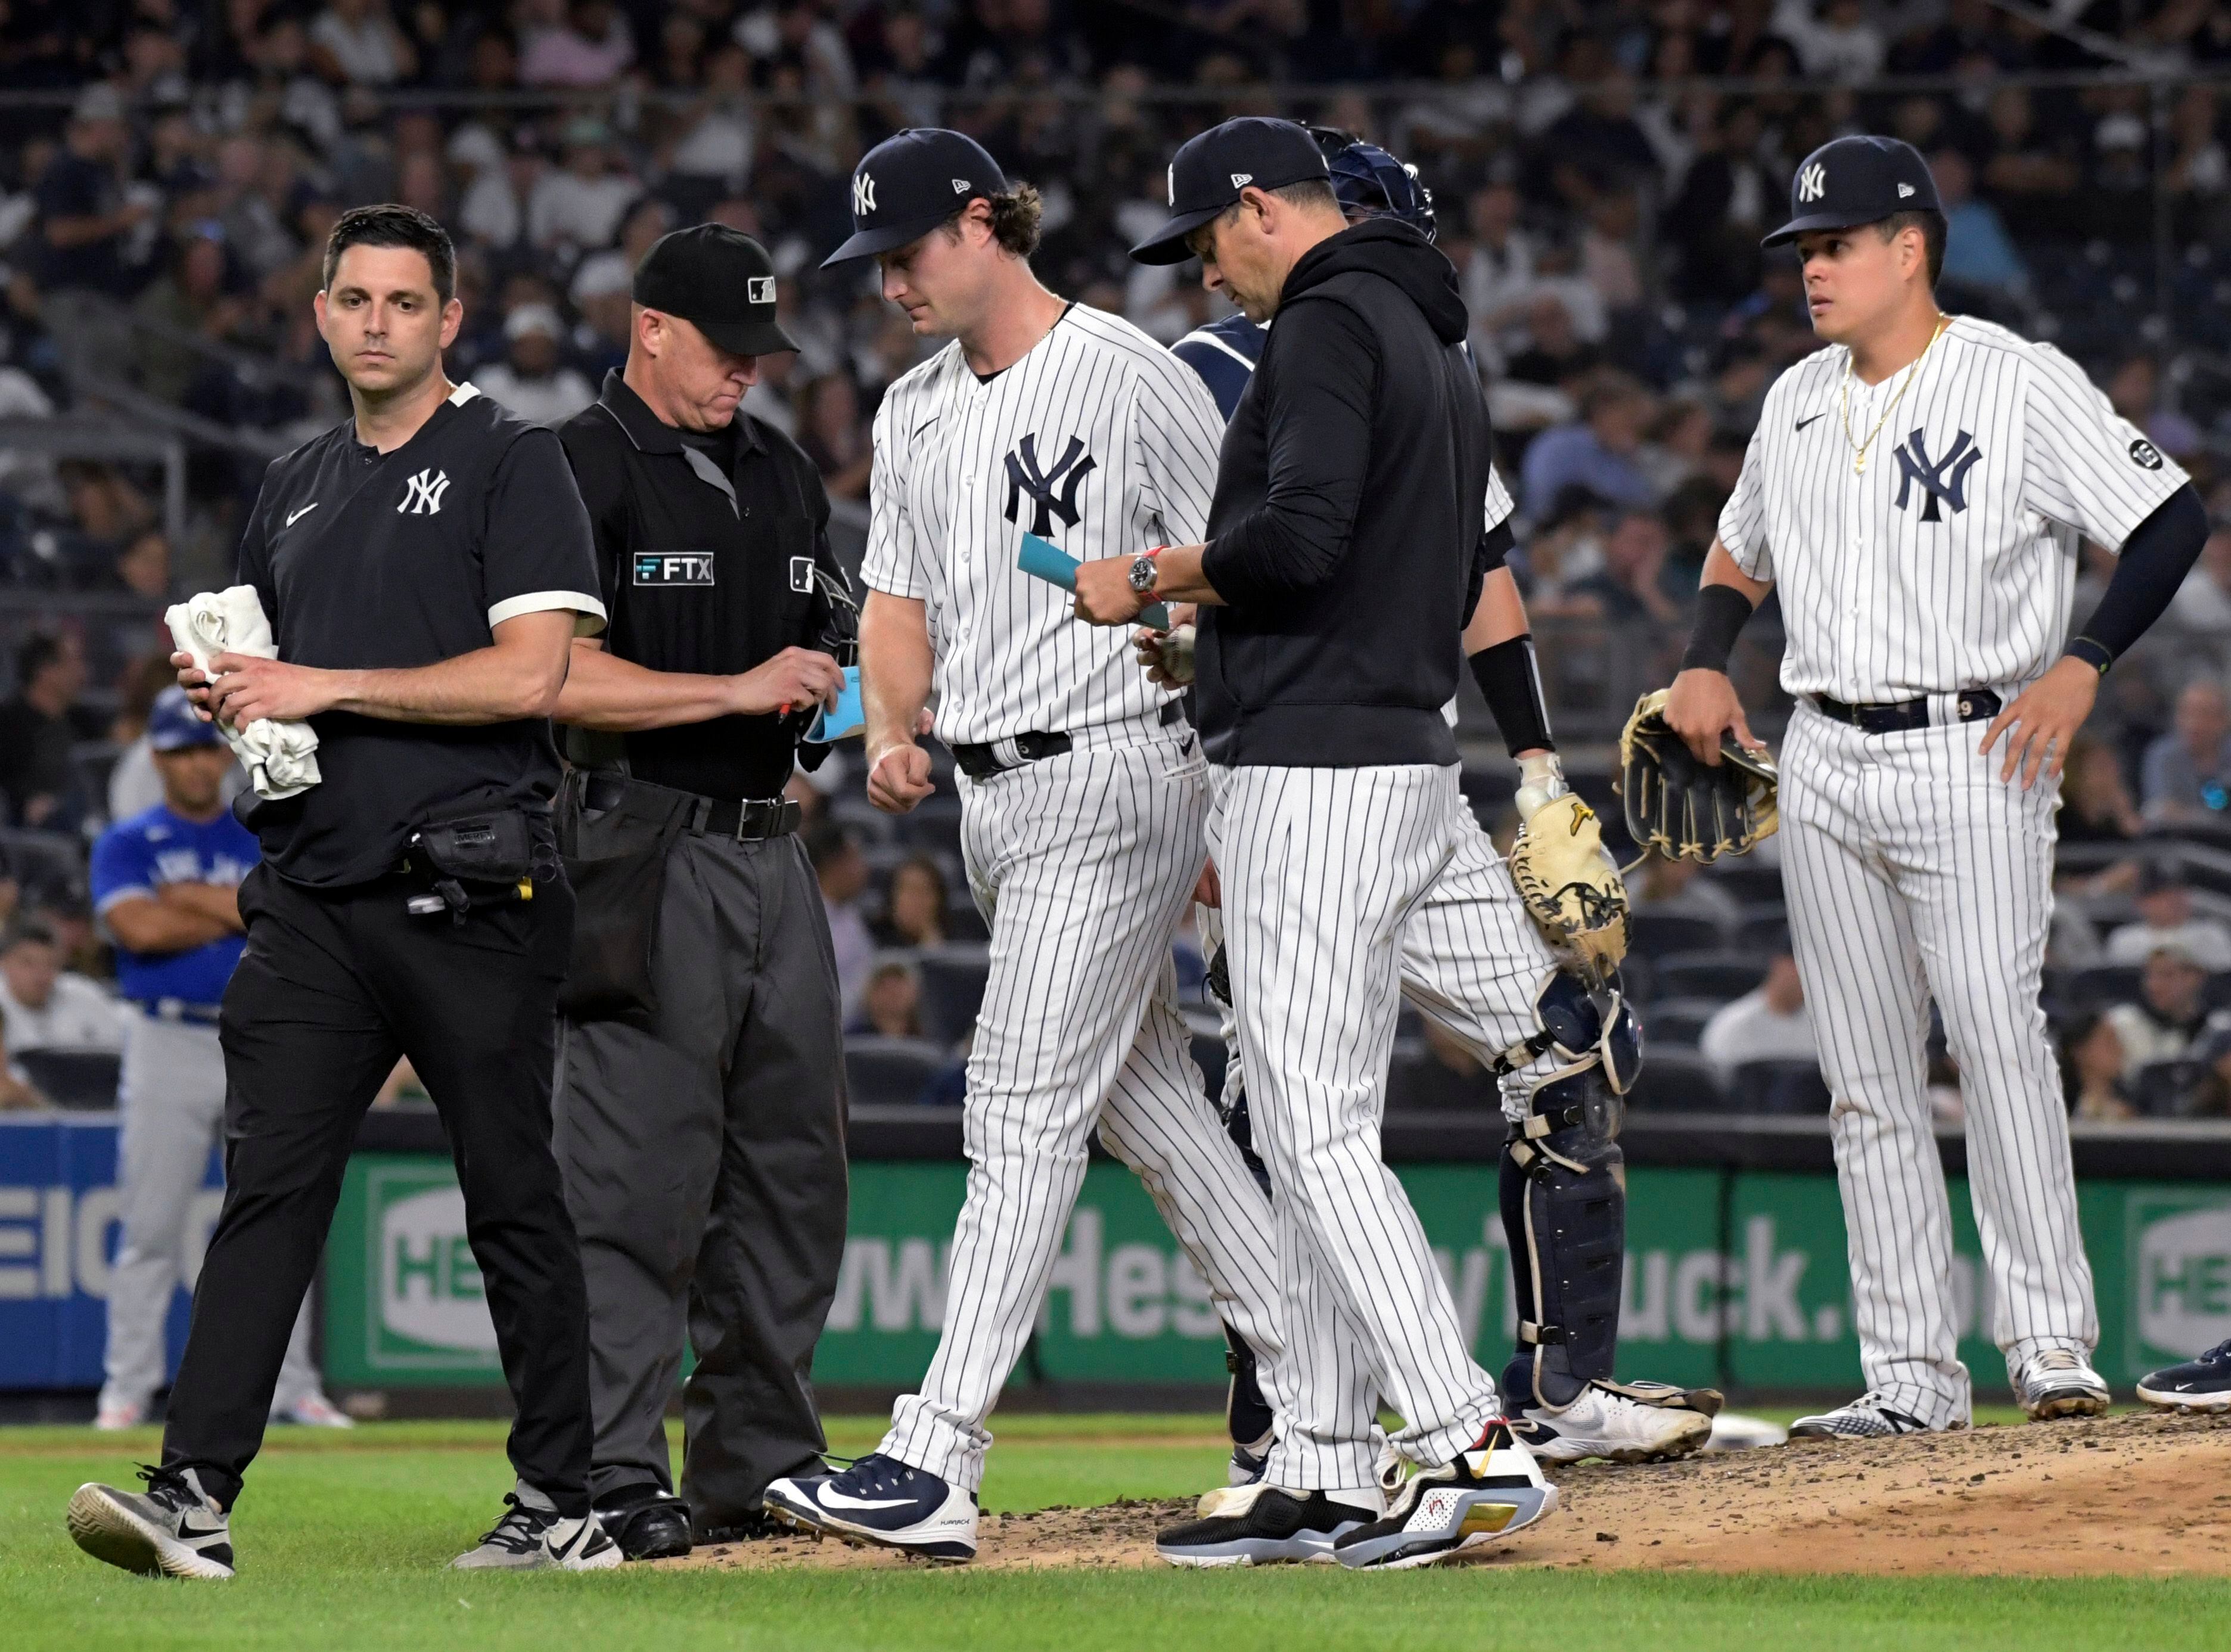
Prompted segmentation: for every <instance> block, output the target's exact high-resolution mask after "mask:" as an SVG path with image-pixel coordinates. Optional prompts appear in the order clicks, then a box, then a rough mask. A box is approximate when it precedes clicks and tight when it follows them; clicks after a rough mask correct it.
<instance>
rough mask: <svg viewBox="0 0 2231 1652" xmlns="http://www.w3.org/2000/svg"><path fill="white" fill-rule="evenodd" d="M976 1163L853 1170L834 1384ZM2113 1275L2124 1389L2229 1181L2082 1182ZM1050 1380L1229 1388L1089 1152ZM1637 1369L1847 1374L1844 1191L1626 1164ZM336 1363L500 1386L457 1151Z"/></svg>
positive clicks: (2115, 1370)
mask: <svg viewBox="0 0 2231 1652" xmlns="http://www.w3.org/2000/svg"><path fill="white" fill-rule="evenodd" d="M966 1176H967V1166H966V1165H964V1164H961V1163H954V1162H914V1161H909V1162H883V1163H857V1164H855V1165H854V1166H853V1167H852V1219H851V1234H850V1238H849V1239H848V1241H846V1244H845V1249H844V1269H843V1273H842V1274H841V1275H840V1277H839V1280H838V1284H837V1299H836V1302H835V1304H834V1305H833V1307H832V1308H831V1312H830V1316H829V1326H828V1331H827V1333H826V1334H825V1335H824V1338H822V1342H821V1348H820V1353H819V1356H818V1358H817V1359H816V1361H815V1363H814V1376H815V1377H816V1378H817V1379H818V1380H819V1381H820V1382H823V1383H858V1384H865V1385H873V1386H877V1387H886V1388H900V1387H904V1386H907V1385H909V1384H911V1383H913V1382H914V1381H915V1379H916V1378H917V1377H920V1376H921V1372H922V1370H923V1368H924V1367H925V1366H926V1365H927V1364H928V1362H929V1357H930V1354H931V1352H932V1351H933V1350H934V1348H935V1347H936V1345H937V1333H938V1329H939V1326H940V1325H941V1323H942V1320H943V1309H944V1285H945V1273H946V1267H947V1257H948V1252H949V1249H950V1247H951V1243H952V1236H953V1221H954V1215H955V1214H956V1213H957V1212H958V1210H959V1209H960V1200H961V1195H962V1190H963V1185H964V1182H965V1180H966ZM1400 1176H1401V1178H1402V1181H1403V1182H1404V1184H1405V1185H1406V1186H1407V1188H1408V1189H1409V1190H1410V1196H1411V1199H1412V1200H1413V1202H1414V1203H1415V1204H1416V1206H1417V1209H1418V1215H1419V1217H1420V1218H1421V1219H1422V1220H1423V1221H1424V1222H1425V1226H1426V1234H1428V1236H1429V1237H1430V1238H1431V1239H1432V1244H1433V1247H1434V1252H1435V1254H1436V1256H1437V1257H1438V1258H1439V1262H1440V1266H1441V1269H1442V1272H1443V1273H1444V1274H1445V1277H1446V1278H1447V1279H1448V1282H1449V1286H1450V1289H1451V1291H1452V1293H1453V1294H1454V1296H1455V1298H1456V1303H1457V1308H1458V1312H1459V1313H1460V1314H1461V1315H1462V1316H1463V1318H1464V1325H1465V1331H1466V1333H1467V1335H1469V1336H1470V1338H1471V1344H1472V1348H1473V1351H1474V1352H1475V1353H1476V1354H1477V1355H1478V1357H1479V1359H1480V1360H1481V1362H1482V1363H1483V1364H1485V1365H1486V1366H1487V1367H1488V1368H1489V1369H1490V1370H1498V1369H1500V1367H1501V1365H1502V1363H1503V1361H1504V1358H1505V1357H1507V1356H1508V1354H1509V1352H1510V1338H1511V1328H1512V1326H1513V1325H1514V1324H1515V1323H1516V1314H1515V1312H1514V1310H1513V1306H1512V1299H1511V1286H1510V1256H1509V1254H1508V1252H1507V1250H1506V1248H1505V1247H1504V1238H1503V1224H1502V1221H1501V1220H1500V1219H1499V1218H1498V1216H1497V1214H1496V1176H1495V1167H1494V1166H1493V1165H1491V1164H1447V1165H1405V1166H1402V1167H1400ZM2079 1198H2080V1202H2081V1209H2082V1215H2083V1222H2084V1238H2085V1245H2086V1250H2087V1251H2088V1253H2089V1254H2090V1256H2091V1258H2092V1267H2093V1270H2094V1272H2095V1274H2096V1276H2097V1279H2098V1292H2099V1310H2100V1319H2101V1330H2102V1336H2101V1339H2100V1345H2099V1358H2098V1364H2099V1369H2100V1370H2101V1371H2102V1372H2103V1373H2105V1375H2106V1377H2108V1379H2109V1380H2110V1381H2111V1382H2113V1383H2116V1384H2117V1385H2118V1387H2124V1386H2127V1385H2128V1384H2129V1383H2131V1381H2132V1380H2133V1379H2134V1378H2136V1377H2137V1376H2139V1375H2140V1374H2141V1373H2143V1372H2144V1371H2146V1370H2150V1369H2152V1368H2153V1367H2155V1366H2157V1365H2160V1364H2166V1363H2168V1362H2170V1361H2172V1360H2176V1359H2180V1358H2183V1357H2187V1356H2189V1355H2191V1354H2193V1353H2195V1352H2197V1351H2199V1350H2201V1349H2202V1348H2205V1347H2208V1346H2210V1345H2212V1344H2215V1343H2217V1342H2221V1341H2222V1340H2223V1339H2224V1338H2227V1337H2231V1188H2227V1187H2221V1186H2215V1185H2209V1184H2194V1183H2175V1182H2120V1181H2092V1182H2087V1183H2086V1184H2084V1185H2083V1186H2082V1187H2081V1188H2080V1189H2079ZM1952 1206H1953V1219H1954V1224H1955V1250H1956V1254H1955V1258H1954V1262H1953V1290H1954V1294H1955V1297H1956V1303H1957V1307H1958V1312H1959V1321H1960V1328H1961V1344H1960V1351H1961V1355H1962V1357H1963V1358H1964V1359H1966V1360H1967V1361H1968V1363H1969V1368H1970V1369H1971V1370H1973V1371H1974V1372H1975V1373H1976V1378H1977V1381H1978V1383H1979V1385H1980V1386H1982V1387H1984V1388H1986V1389H1995V1388H1998V1387H2000V1386H2001V1384H2002V1383H2003V1380H2004V1375H2003V1374H2004V1366H2003V1364H2001V1360H2000V1357H1999V1354H1998V1350H1997V1347H1996V1345H1995V1342H1994V1340H1993V1338H1992V1335H1991V1327H1992V1319H1993V1304H1992V1300H1991V1292H1990V1289H1989V1282H1988V1280H1987V1279H1986V1277H1985V1274H1984V1271H1983V1267H1982V1254H1981V1247H1980V1246H1979V1245H1978V1243H1977V1241H1976V1231H1975V1223H1974V1221H1973V1220H1972V1218H1971V1216H1970V1215H1969V1209H1968V1193H1967V1187H1966V1184H1965V1183H1964V1182H1959V1181H1956V1182H1954V1183H1953V1188H1952ZM1031 1357H1032V1359H1033V1360H1034V1362H1035V1364H1034V1366H1033V1367H1032V1368H1031V1369H1028V1370H1025V1371H1024V1372H1022V1373H1018V1376H1037V1377H1043V1378H1044V1380H1047V1381H1052V1382H1061V1381H1072V1382H1115V1383H1220V1382H1221V1381H1222V1380H1223V1372H1224V1343H1223V1335H1222V1332H1221V1331H1220V1330H1219V1325H1218V1323H1217V1314H1216V1309H1215V1306H1214V1305H1213V1304H1212V1302H1211V1301H1210V1299H1209V1294H1208V1288H1207V1286H1206V1283H1205V1282H1204V1281H1203V1280H1202V1279H1201V1278H1200V1274H1199V1273H1197V1272H1196V1271H1195V1270H1194V1268H1193V1266H1192V1264H1191V1263H1190V1262H1189V1261H1187V1260H1186V1258H1185V1257H1184V1256H1183V1255H1181V1254H1180V1252H1179V1251H1178V1248H1177V1246H1176V1244H1175V1242H1174V1241H1173V1240H1172V1239H1171V1238H1170V1236H1169V1234H1168V1232H1167V1229H1166V1228H1164V1227H1163V1226H1162V1223H1161V1219H1160V1217H1159V1216H1157V1215H1156V1214H1155V1212H1154V1207H1153V1205H1152V1204H1151V1203H1150V1202H1148V1198H1147V1195H1146V1193H1145V1191H1144V1190H1143V1189H1141V1187H1140V1185H1139V1183H1138V1182H1137V1180H1136V1179H1135V1177H1133V1176H1132V1175H1131V1174H1130V1173H1129V1172H1128V1170H1126V1169H1123V1168H1122V1166H1121V1165H1117V1164H1115V1163H1095V1164H1093V1166H1092V1167H1091V1169H1090V1171H1089V1172H1088V1174H1087V1176H1086V1177H1085V1183H1084V1191H1083V1195H1082V1196H1081V1197H1080V1198H1079V1199H1078V1201H1077V1209H1076V1212H1075V1214H1074V1215H1072V1216H1071V1218H1070V1224H1069V1231H1068V1234H1067V1235H1066V1236H1065V1238H1064V1242H1063V1247H1062V1251H1061V1255H1060V1257H1059V1259H1058V1260H1057V1262H1056V1263H1055V1266H1054V1270H1053V1280H1052V1287H1051V1291H1050V1292H1049V1294H1048V1299H1047V1303H1046V1308H1045V1312H1044V1314H1043V1316H1042V1317H1041V1318H1040V1320H1039V1329H1038V1338H1037V1339H1036V1343H1035V1346H1034V1349H1033V1352H1032V1356H1031ZM326 1370H327V1375H328V1376H329V1377H332V1378H333V1381H335V1382H336V1383H343V1384H350V1385H355V1386H362V1387H398V1386H403V1385H406V1384H411V1383H470V1382H497V1381H500V1380H501V1371H500V1370H499V1369H498V1366H497V1364H496V1352H495V1331H494V1328H493V1327H492V1326H491V1325H490V1324H489V1320H488V1305H487V1301H486V1299H485V1297H484V1295H483V1293H482V1279H481V1274H480V1271H479V1269H478V1268H477V1267H475V1265H474V1262H473V1256H472V1251H471V1247H469V1245H467V1243H466V1242H465V1209H464V1201H463V1198H462V1195H460V1194H459V1192H458V1191H457V1185H456V1178H455V1176H454V1175H453V1174H452V1173H451V1170H450V1169H449V1164H448V1163H447V1162H446V1161H444V1160H441V1159H437V1158H431V1157H420V1156H404V1155H380V1154H363V1155H359V1156H357V1157H356V1158H354V1159H353V1160H352V1161H351V1163H350V1166H349V1171H348V1180H347V1183H346V1189H345V1190H344V1192H343V1194H342V1198H341V1206H340V1215H339V1217H338V1219H337V1221H336V1222H335V1224H334V1228H333V1240H332V1243H331V1245H330V1247H329V1248H328V1251H327V1292H326ZM1620 1373H1621V1374H1622V1375H1625V1376H1634V1377H1656V1378H1659V1379H1661V1380H1664V1381H1667V1382H1674V1383H1685V1384H1698V1383H1718V1382H1725V1383H1731V1384H1734V1385H1736V1386H1739V1387H1749V1388H1757V1389H1775V1390H1791V1389H1817V1390H1846V1389H1849V1388H1851V1387H1852V1386H1853V1384H1854V1383H1855V1382H1856V1381H1857V1380H1858V1377H1859V1344H1858V1342H1857V1339H1856V1338H1855V1337H1854V1335H1853V1329H1852V1319H1851V1304H1850V1280H1849V1277H1848V1274H1847V1273H1846V1264H1845V1254H1844V1225H1843V1216H1842V1211H1841V1208H1840V1204H1839V1202H1838V1197H1837V1192H1836V1183H1835V1180H1834V1178H1833V1176H1827V1175H1801V1174H1800V1175H1793V1174H1769V1173H1765V1172H1751V1171H1741V1170H1730V1171H1724V1172H1723V1171H1722V1170H1719V1169H1648V1168H1646V1169H1634V1170H1633V1171H1631V1172H1630V1173H1629V1199H1628V1205H1627V1265H1626V1300H1625V1304H1624V1308H1623V1312H1622V1313H1621V1316H1620Z"/></svg>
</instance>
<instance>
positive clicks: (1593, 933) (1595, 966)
mask: <svg viewBox="0 0 2231 1652" xmlns="http://www.w3.org/2000/svg"><path fill="white" fill-rule="evenodd" d="M1510 878H1511V881H1512V882H1513V883H1515V884H1517V885H1518V897H1519V898H1520V899H1521V900H1523V901H1524V902H1525V903H1526V910H1527V912H1528V913H1529V915H1530V916H1531V917H1533V919H1534V921H1535V923H1537V924H1539V925H1540V926H1541V929H1542V934H1543V935H1545V936H1548V937H1549V944H1550V945H1551V946H1552V947H1554V948H1555V949H1557V950H1558V951H1559V952H1560V953H1561V954H1562V955H1563V956H1564V957H1565V959H1566V960H1567V961H1568V962H1570V964H1571V965H1572V966H1573V968H1574V969H1577V970H1578V971H1579V972H1580V973H1581V975H1583V976H1585V977H1587V979H1588V981H1589V983H1590V984H1591V985H1594V986H1601V985H1604V984H1605V983H1606V982H1607V981H1609V980H1610V978H1611V975H1612V972H1613V970H1615V969H1618V968H1619V961H1620V959H1621V958H1624V957H1625V956H1626V884H1623V883H1621V882H1620V876H1619V865H1618V863H1616V862H1615V861H1613V859H1612V858H1611V854H1610V852H1609V851H1607V849H1605V847H1604V846H1603V828H1602V827H1601V826H1600V825H1599V824H1598V823H1597V820H1596V815H1595V811H1594V809H1591V808H1590V807H1588V805H1587V804H1585V803H1583V802H1581V800H1580V799H1579V797H1577V796H1576V795H1575V794H1572V793H1570V792H1568V793H1566V794H1565V795H1564V796H1562V797H1560V798H1554V799H1552V800H1550V801H1549V802H1547V803H1545V804H1543V805H1542V807H1540V808H1539V809H1537V810H1536V811H1535V813H1534V818H1533V819H1532V820H1529V821H1527V823H1526V824H1525V826H1523V827H1522V828H1520V830H1519V833H1518V841H1517V842H1516V844H1515V845H1512V846H1511V851H1510Z"/></svg>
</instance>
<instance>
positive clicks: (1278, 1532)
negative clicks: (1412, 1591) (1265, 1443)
mask: <svg viewBox="0 0 2231 1652" xmlns="http://www.w3.org/2000/svg"><path fill="white" fill-rule="evenodd" d="M1348 1497H1353V1498H1356V1499H1359V1500H1361V1499H1368V1500H1369V1501H1368V1504H1365V1505H1363V1506H1358V1504H1357V1503H1355V1502H1348V1501H1345V1500H1335V1499H1334V1498H1333V1497H1332V1496H1330V1495H1329V1494H1328V1493H1324V1492H1302V1491H1286V1490H1284V1489H1283V1488H1281V1487H1277V1486H1266V1485H1264V1483H1263V1482H1262V1481H1261V1480H1257V1481H1255V1482H1253V1483H1252V1484H1251V1485H1246V1486H1232V1487H1225V1488H1224V1489H1223V1490H1221V1491H1215V1492H1211V1493H1209V1494H1208V1495H1207V1496H1206V1497H1204V1498H1202V1499H1201V1513H1202V1515H1203V1517H1204V1518H1202V1519H1197V1520H1188V1521H1187V1522H1186V1523H1185V1524H1184V1525H1183V1526H1172V1527H1171V1528H1170V1529H1169V1530H1168V1531H1167V1532H1163V1533H1162V1534H1161V1536H1160V1537H1159V1538H1156V1539H1154V1552H1155V1553H1156V1554H1158V1555H1160V1556H1161V1558H1163V1559H1165V1560H1167V1561H1168V1562H1169V1563H1170V1564H1171V1565H1174V1566H1270V1565H1284V1564H1289V1563H1291V1562H1295V1561H1305V1560H1329V1559H1331V1558H1333V1557H1332V1545H1334V1543H1335V1542H1336V1541H1337V1540H1338V1539H1339V1538H1340V1536H1341V1534H1342V1532H1353V1531H1354V1530H1355V1528H1356V1527H1358V1526H1362V1525H1364V1524H1365V1523H1366V1522H1368V1521H1370V1520H1374V1519H1377V1518H1378V1517H1379V1513H1380V1510H1381V1508H1383V1507H1384V1506H1385V1504H1384V1502H1383V1500H1381V1497H1380V1495H1379V1493H1378V1489H1377V1487H1372V1488H1370V1489H1368V1490H1358V1491H1355V1492H1348V1493H1342V1499H1345V1498H1348Z"/></svg>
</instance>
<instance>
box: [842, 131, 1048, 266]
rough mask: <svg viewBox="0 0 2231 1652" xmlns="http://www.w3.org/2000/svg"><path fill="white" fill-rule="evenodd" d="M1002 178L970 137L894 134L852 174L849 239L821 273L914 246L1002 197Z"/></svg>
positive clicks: (1005, 186)
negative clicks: (972, 206) (979, 203)
mask: <svg viewBox="0 0 2231 1652" xmlns="http://www.w3.org/2000/svg"><path fill="white" fill-rule="evenodd" d="M1010 187H1011V185H1009V184H1008V182H1007V175H1006V173H1005V172H1001V171H1000V170H999V162H998V161H996V160H993V159H992V157H991V155H990V154H989V153H987V152H986V150H985V148H984V146H983V145H981V144H980V143H978V142H977V141H976V140H975V139H973V138H971V137H969V136H968V135H967V134H966V133H959V132H947V131H946V130H945V128H944V127H942V126H909V127H908V128H907V129H906V130H905V131H903V132H895V133H892V134H891V135H890V136H889V137H888V138H886V139H883V142H881V143H879V144H877V145H876V146H875V147H874V148H873V149H870V151H869V152H867V153H866V154H865V155H863V157H861V159H860V164H859V165H858V166H857V167H855V168H854V169H853V172H852V236H851V239H850V240H849V241H847V242H845V243H844V245H843V246H841V247H839V248H837V250H836V251H834V252H832V253H831V254H830V255H829V256H827V257H826V258H824V259H823V260H822V261H821V267H822V268H823V269H830V268H831V267H832V266H833V265H837V264H849V263H850V262H853V261H854V260H856V259H859V258H873V257H875V256H876V255H877V254H878V253H885V252H893V251H896V249H899V248H901V247H903V246H905V245H906V244H907V243H909V241H919V240H921V237H922V236H926V235H928V233H929V232H930V231H931V230H934V229H935V228H937V226H938V225H939V224H943V223H944V222H945V221H946V220H947V219H948V218H952V217H958V216H959V215H960V211H961V210H962V209H963V208H965V207H966V206H967V204H968V203H969V202H971V201H973V200H975V199H977V198H980V197H988V196H993V195H1004V194H1006V192H1007V191H1008V189H1009V188H1010Z"/></svg>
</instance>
